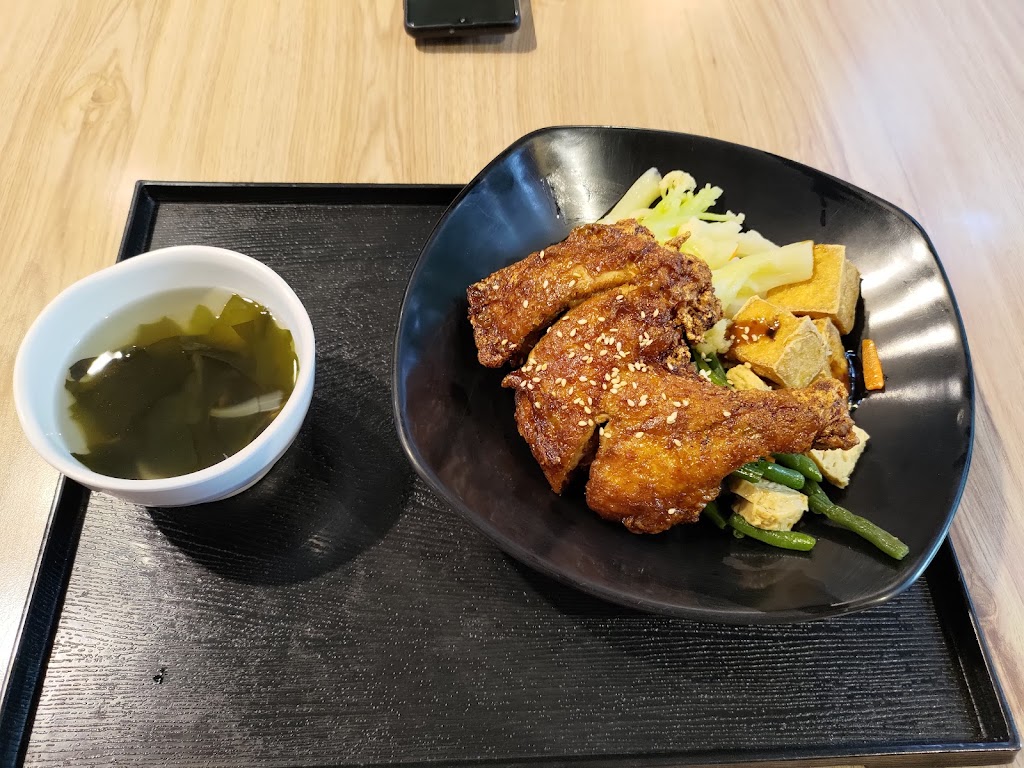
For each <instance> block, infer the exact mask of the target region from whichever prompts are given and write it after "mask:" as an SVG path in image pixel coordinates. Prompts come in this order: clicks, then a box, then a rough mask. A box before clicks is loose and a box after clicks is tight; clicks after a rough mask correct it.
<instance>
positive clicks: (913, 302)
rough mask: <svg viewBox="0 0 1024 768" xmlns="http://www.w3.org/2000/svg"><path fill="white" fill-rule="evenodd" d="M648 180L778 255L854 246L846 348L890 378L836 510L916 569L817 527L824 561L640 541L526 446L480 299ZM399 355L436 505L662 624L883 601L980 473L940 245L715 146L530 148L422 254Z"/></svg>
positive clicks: (787, 614)
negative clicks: (696, 186)
mask: <svg viewBox="0 0 1024 768" xmlns="http://www.w3.org/2000/svg"><path fill="white" fill-rule="evenodd" d="M651 166H656V167H658V168H660V169H661V170H662V172H667V171H669V170H671V169H675V168H681V169H684V170H687V171H689V172H690V173H692V174H693V175H694V176H695V177H696V179H697V181H698V183H700V184H704V183H713V184H716V185H718V186H721V187H723V188H724V189H725V194H724V195H723V196H722V198H721V200H720V201H719V208H720V209H722V210H724V209H731V210H735V211H743V212H744V213H746V215H747V219H746V226H748V227H750V228H753V229H757V230H759V231H760V232H761V233H762V234H764V235H765V236H766V237H768V238H769V239H771V240H774V241H775V242H778V243H788V242H793V241H797V240H805V239H812V240H815V241H816V242H821V243H841V244H844V245H846V247H847V256H848V257H849V258H850V259H851V260H852V261H853V262H854V263H855V264H856V265H857V267H858V268H859V269H860V271H861V274H862V278H863V280H862V286H861V292H862V297H863V301H862V309H861V315H860V319H859V321H858V325H857V328H855V329H854V332H853V334H851V336H850V337H849V339H850V340H851V341H852V342H853V343H854V344H856V343H857V340H858V339H859V338H861V337H862V336H866V337H870V338H872V339H874V340H875V341H876V342H877V344H878V347H879V352H880V354H881V356H882V358H883V360H884V363H885V372H886V376H887V380H886V388H885V391H884V392H880V393H874V394H872V395H871V396H870V397H869V398H867V399H866V400H865V401H864V402H863V403H862V404H861V406H860V408H859V409H858V410H857V412H856V415H855V418H856V421H857V423H858V424H860V425H861V426H862V427H864V428H865V429H866V430H867V431H868V432H869V433H870V434H871V436H872V439H871V442H870V447H869V448H868V450H867V452H866V453H865V454H864V456H863V457H862V459H861V460H860V462H859V464H858V467H857V472H856V475H855V477H854V481H853V482H852V483H851V485H850V487H849V488H848V489H847V491H846V492H845V493H839V492H836V493H835V494H834V498H835V499H836V500H837V501H838V502H839V503H841V504H844V505H845V506H847V507H849V508H850V509H852V510H853V511H855V512H859V513H861V514H863V515H865V516H867V517H869V518H871V519H872V520H874V521H876V522H878V523H879V524H880V525H882V526H883V527H885V528H888V529H890V530H891V531H892V532H893V533H895V534H896V535H897V536H899V537H900V538H901V539H903V540H904V541H905V542H906V543H907V544H908V545H909V546H910V555H909V556H908V557H907V558H906V559H904V560H903V561H902V562H900V563H895V562H893V561H892V560H889V559H888V558H886V557H885V556H883V555H880V554H878V553H877V552H876V551H875V550H874V549H873V548H872V547H871V546H870V545H867V544H865V543H864V542H862V541H861V540H859V539H858V538H857V537H856V536H855V535H853V534H850V533H848V532H844V531H835V530H831V529H828V528H827V527H826V525H827V524H826V523H824V522H823V521H822V520H821V519H820V518H819V519H812V520H810V521H809V522H808V524H807V526H806V528H805V530H807V531H808V532H809V533H812V534H814V535H818V544H817V546H816V547H815V549H814V550H813V552H811V553H808V554H800V555H795V554H793V553H790V552H783V551H781V550H772V549H770V548H766V547H764V546H762V545H760V544H758V543H756V542H751V541H749V540H744V541H737V540H735V539H733V538H732V537H730V536H723V535H721V534H720V533H719V532H718V531H717V530H714V529H712V528H711V527H710V526H706V525H701V526H679V527H677V528H675V529H673V530H672V531H670V532H669V533H667V534H662V535H659V536H656V537H649V536H648V537H643V536H634V535H631V534H629V533H627V532H626V531H625V530H624V529H623V528H622V527H620V526H615V525H612V524H609V523H607V522H605V521H603V520H601V519H599V518H598V517H597V516H596V515H595V514H593V513H592V512H590V511H589V510H588V509H587V508H586V504H585V502H584V499H583V494H582V492H579V491H577V492H575V493H571V492H569V493H566V494H564V495H563V496H562V497H561V498H560V497H557V496H555V495H554V494H553V493H552V492H551V489H550V488H549V486H548V484H547V482H546V481H545V479H544V477H543V475H542V474H541V472H540V470H539V469H538V467H537V466H536V463H535V462H534V460H533V458H532V457H531V455H530V452H529V450H528V449H527V447H526V445H525V443H524V441H523V440H522V439H520V437H519V436H518V434H517V431H516V427H515V422H514V420H513V418H512V411H513V395H512V393H511V392H510V391H508V390H501V389H500V388H499V382H500V380H501V376H502V372H501V371H495V370H488V369H485V368H483V367H481V366H480V365H479V364H478V363H477V360H476V353H475V349H474V346H473V341H472V335H471V330H470V326H469V323H468V321H467V320H466V299H465V291H466V287H467V286H468V285H469V284H471V283H473V282H475V281H477V280H479V279H481V278H482V277H484V276H486V275H488V274H490V273H491V272H493V271H494V270H496V269H499V268H500V267H502V266H504V265H506V264H509V263H511V262H513V261H516V260H518V259H521V258H523V257H524V256H525V255H527V254H529V253H530V252H532V251H535V250H538V249H540V248H542V247H544V246H545V245H548V244H550V243H553V242H557V241H559V240H561V239H563V238H564V237H565V236H566V235H567V234H568V232H569V231H570V229H571V228H572V227H574V226H576V225H578V224H581V223H584V222H588V221H594V220H596V219H597V218H599V217H600V216H601V215H603V214H604V212H605V211H607V210H608V209H609V208H610V207H611V206H612V205H613V204H614V203H615V201H616V200H617V199H618V198H619V197H620V196H621V195H622V193H623V192H624V191H625V190H626V189H627V188H628V187H629V185H630V184H631V183H632V182H633V181H634V180H635V179H636V178H637V177H638V176H639V175H640V174H641V173H642V172H643V171H644V170H646V169H647V168H649V167H651ZM396 349H397V364H396V368H395V404H396V412H397V414H398V415H399V418H400V426H401V429H402V435H403V439H404V441H405V443H406V448H407V450H408V452H409V455H410V457H411V458H412V460H413V462H414V463H415V464H416V465H417V467H418V469H419V471H420V474H421V475H422V476H423V477H424V478H425V479H426V480H427V482H428V483H429V484H430V485H431V487H432V488H434V490H435V491H436V492H438V493H439V494H441V495H442V496H443V497H444V498H445V499H447V500H448V501H449V503H451V504H452V505H453V506H454V507H455V508H456V509H458V510H459V511H460V512H462V514H463V515H464V516H466V518H467V519H469V520H471V521H472V522H473V523H474V524H476V525H477V526H478V527H480V528H481V529H482V530H483V531H484V532H485V533H486V534H487V535H488V536H490V537H491V538H492V539H493V540H494V541H495V542H496V543H497V544H498V545H499V546H500V547H502V548H503V549H505V550H506V551H507V552H509V553H511V554H513V555H514V556H516V557H517V558H520V559H521V560H523V561H525V562H527V563H530V564H531V565H533V566H534V567H536V568H539V569H541V570H543V571H545V572H546V573H548V574H550V575H553V576H555V577H557V578H559V579H561V580H563V581H565V582H567V583H570V584H573V585H575V586H578V587H580V588H582V589H585V590H588V591H590V592H592V593H594V594H598V595H601V596H604V597H606V598H608V599H612V600H616V601H618V602H621V603H623V604H625V605H629V606H634V607H642V608H645V609H648V610H654V611H660V612H665V613H669V614H674V615H681V616H687V617H690V618H697V619H701V620H710V621H728V622H737V623H743V622H776V621H784V622H791V621H800V620H806V619H811V618H817V617H823V616H830V615H836V614H841V613H844V612H849V611H853V610H859V609H861V608H864V607H866V606H869V605H873V604H876V603H878V602H880V601H882V600H884V599H887V598H889V597H891V596H892V595H894V594H897V593H898V592H899V591H900V590H901V589H905V588H906V587H907V585H908V584H910V583H911V582H912V581H913V580H914V579H915V578H916V577H917V576H918V575H919V574H920V573H921V572H922V571H923V569H924V567H925V566H926V565H927V564H928V561H929V560H930V558H931V557H932V555H933V554H934V553H935V551H936V550H937V549H938V547H939V544H940V543H941V541H942V539H943V538H944V537H945V535H946V531H947V529H948V526H949V523H950V522H951V520H952V517H953V513H954V511H955V509H956V505H957V502H958V501H959V498H960V493H961V491H962V489H963V483H964V480H965V478H966V472H967V465H968V462H969V460H970V452H971V439H972V430H973V413H974V405H973V383H972V379H971V374H970V363H969V359H968V356H967V349H966V339H965V337H964V333H963V328H962V326H961V324H960V321H959V317H958V315H957V311H956V308H955V304H954V302H953V299H952V296H951V294H950V291H949V286H948V284H947V282H946V279H945V276H944V274H943V272H942V269H941V267H940V266H939V263H938V261H937V257H936V255H935V253H934V251H933V249H932V247H931V244H930V243H929V241H928V238H927V236H926V235H925V234H924V233H923V231H922V230H921V229H920V228H919V227H918V226H917V224H916V223H915V222H914V221H913V220H912V219H911V218H910V217H909V216H908V215H907V214H905V213H904V212H903V211H900V210H899V209H897V208H895V207H893V206H891V205H890V204H888V203H886V202H884V201H882V200H879V199H878V198H876V197H874V196H872V195H870V194H868V193H867V192H864V191H862V190H859V189H857V188H855V187H853V186H851V185H849V184H847V183H846V182H843V181H841V180H839V179H835V178H833V177H830V176H828V175H826V174H823V173H821V172H819V171H815V170H814V169H811V168H808V167H806V166H803V165H800V164H799V163H795V162H792V161H789V160H785V159H783V158H779V157H776V156H774V155H769V154H767V153H764V152H760V151H758V150H754V149H749V148H746V147H741V146H738V145H735V144H728V143H726V142H721V141H716V140H714V139H706V138H701V137H696V136H688V135H685V134H676V133H666V132H660V131H640V130H626V129H615V128H552V129H546V130H543V131H539V132H537V133H534V134H530V135H529V136H527V137H525V138H524V139H521V140H520V141H519V142H517V143H516V144H514V145H513V146H512V147H511V148H509V150H507V151H506V152H505V153H503V154H502V155H501V156H500V157H499V158H498V159H496V160H495V161H494V162H493V163H491V164H490V165H489V166H488V167H487V168H486V169H485V170H484V171H483V172H481V174H480V175H479V176H478V177H477V178H476V179H475V180H474V181H473V182H472V183H471V184H470V185H469V186H468V187H467V188H466V190H465V191H464V192H463V194H462V195H461V196H460V198H459V200H458V201H457V202H456V204H455V205H454V206H453V208H452V209H451V211H450V212H449V213H448V214H447V216H446V217H445V219H444V220H443V221H442V222H441V223H440V224H439V225H438V228H437V230H436V232H435V233H434V235H433V236H432V238H431V240H430V241H429V242H428V244H427V245H426V247H425V249H424V253H423V256H422V258H421V261H420V262H419V264H418V265H417V268H416V271H415V272H414V275H413V277H412V280H411V282H410V285H409V289H408V295H407V297H406V300H405V305H404V307H403V317H402V320H401V322H400V331H399V338H398V343H397V347H396ZM481 457H486V460H484V461H481V460H480V459H481ZM812 517H813V516H812Z"/></svg>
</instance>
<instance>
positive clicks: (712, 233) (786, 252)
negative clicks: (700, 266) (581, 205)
mask: <svg viewBox="0 0 1024 768" xmlns="http://www.w3.org/2000/svg"><path fill="white" fill-rule="evenodd" d="M721 196H722V188H721V187H714V186H711V185H710V184H705V185H704V186H703V187H701V188H700V189H698V188H697V181H696V179H694V178H693V176H691V175H690V174H688V173H685V172H684V171H671V172H670V173H667V174H665V176H664V177H662V176H661V175H660V174H659V173H658V171H657V169H656V168H651V169H650V170H648V171H647V172H646V173H644V174H643V175H642V176H641V177H640V178H639V179H637V180H636V181H635V182H634V183H633V186H631V187H630V188H629V190H628V191H627V192H626V194H625V195H623V196H622V199H621V200H619V202H618V203H616V205H615V207H614V208H612V210H611V211H609V212H608V215H606V216H605V217H604V218H602V219H601V220H600V221H601V223H603V224H611V223H614V222H616V221H621V220H623V219H630V218H632V219H636V220H637V221H638V222H640V223H641V224H643V225H644V226H645V227H647V228H648V229H649V230H651V232H652V233H653V234H654V237H655V238H656V239H657V240H658V242H660V243H668V242H669V241H674V242H673V243H672V245H673V246H674V247H676V248H678V249H679V250H680V251H682V252H683V253H688V254H690V255H691V256H696V257H697V258H699V259H702V260H703V261H705V262H706V263H707V265H708V266H709V267H710V268H711V271H712V275H713V276H714V281H713V282H714V286H715V293H716V294H718V298H719V299H720V300H721V302H722V307H723V308H724V310H725V314H726V315H727V316H730V317H731V316H732V315H733V314H734V313H735V312H736V310H738V309H739V308H740V307H741V306H742V305H743V302H744V301H746V300H747V299H748V298H750V297H751V296H754V295H764V294H765V293H766V292H767V291H769V290H771V289H772V288H776V287H778V286H780V285H786V284H789V283H795V282H801V281H803V280H807V279H809V278H810V277H811V274H812V273H813V270H814V262H813V256H812V254H813V244H812V243H810V242H806V243H793V244H792V245H787V246H783V247H782V248H780V247H779V246H777V245H775V244H774V243H773V242H771V241H770V240H768V239H766V238H765V237H763V236H762V235H760V234H759V233H758V232H754V231H748V232H744V231H743V220H744V216H743V214H742V213H733V212H732V211H726V212H725V213H712V212H711V210H710V209H711V208H712V207H714V205H715V204H716V203H717V202H718V199H719V198H720V197H721ZM659 197H660V199H658V198H659ZM655 200H657V202H656V203H654V201H655ZM652 203H654V205H653V207H652V206H651V204H652Z"/></svg>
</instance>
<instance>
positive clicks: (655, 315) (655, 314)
mask: <svg viewBox="0 0 1024 768" xmlns="http://www.w3.org/2000/svg"><path fill="white" fill-rule="evenodd" d="M659 311H660V310H657V309H656V310H654V317H657V316H658V312H659Z"/></svg>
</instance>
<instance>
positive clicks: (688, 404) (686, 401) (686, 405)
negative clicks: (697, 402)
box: [683, 400, 690, 408]
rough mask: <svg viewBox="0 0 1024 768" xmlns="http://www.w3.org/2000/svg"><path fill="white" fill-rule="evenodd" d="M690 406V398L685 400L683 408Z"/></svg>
mask: <svg viewBox="0 0 1024 768" xmlns="http://www.w3.org/2000/svg"><path fill="white" fill-rule="evenodd" d="M689 407H690V401H689V400H683V408H689Z"/></svg>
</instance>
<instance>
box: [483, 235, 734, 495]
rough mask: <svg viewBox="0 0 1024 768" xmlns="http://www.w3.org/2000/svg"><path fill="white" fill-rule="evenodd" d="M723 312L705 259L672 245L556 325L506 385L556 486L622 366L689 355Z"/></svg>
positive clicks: (579, 456)
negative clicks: (636, 277)
mask: <svg viewBox="0 0 1024 768" xmlns="http://www.w3.org/2000/svg"><path fill="white" fill-rule="evenodd" d="M720 316H721V307H720V305H719V302H718V299H717V298H715V295H714V292H713V290H712V289H711V272H710V270H708V268H707V265H706V264H705V263H704V262H702V261H700V260H698V259H696V258H694V257H692V256H688V255H686V254H682V253H678V252H669V254H668V256H667V257H666V258H665V259H664V261H663V262H662V263H661V264H660V265H659V266H658V267H657V268H656V269H652V270H651V271H649V272H647V273H645V274H644V282H642V283H639V284H632V285H626V286H622V287H621V288H615V289H611V290H608V291H604V292H602V293H599V294H597V295H596V296H593V297H591V298H589V299H587V300H586V301H584V302H583V303H581V304H579V305H578V306H577V307H575V308H574V309H571V310H569V311H568V312H567V313H566V314H565V315H564V316H563V317H562V318H561V319H560V320H559V321H558V322H556V323H555V324H554V325H553V326H551V328H550V329H549V330H548V332H547V333H546V334H545V335H544V336H543V337H542V338H541V340H540V341H538V342H537V344H536V346H535V347H534V348H533V350H532V352H531V353H530V355H529V358H528V359H527V362H526V364H525V365H524V366H523V367H522V368H520V369H518V370H516V371H513V372H512V373H510V374H509V375H508V376H506V377H505V380H504V381H503V382H502V384H503V386H506V387H511V388H513V389H515V390H516V422H517V424H518V425H519V432H520V434H521V435H522V436H523V438H524V439H525V440H526V442H527V443H528V444H529V446H530V449H531V450H532V451H533V455H534V458H536V459H537V463H539V464H540V466H541V469H542V470H543V471H544V475H545V476H546V477H547V479H548V482H549V483H550V484H551V487H552V488H553V489H554V490H555V491H556V492H559V493H560V492H561V491H562V489H563V488H564V487H565V485H566V483H567V481H568V480H569V476H570V474H571V473H572V471H573V470H574V469H575V468H576V467H577V465H578V464H579V463H580V462H581V460H584V459H585V458H586V455H587V451H588V447H589V446H590V444H591V441H592V437H593V434H594V430H595V428H596V425H598V424H601V423H602V422H603V421H604V415H603V413H602V410H601V402H602V398H603V396H604V395H605V394H606V393H607V392H608V391H610V390H612V389H614V388H615V387H616V386H617V382H618V381H619V377H620V376H621V375H622V373H623V372H625V371H629V370H634V369H636V368H637V367H640V368H647V367H648V366H657V367H659V368H663V369H664V366H671V367H672V368H676V367H678V366H680V365H682V364H683V363H685V362H688V361H689V351H688V350H687V348H686V346H685V343H686V341H687V340H689V341H693V340H695V339H699V338H700V337H701V335H702V334H703V333H704V331H705V330H706V329H707V328H710V327H711V326H712V325H713V324H714V323H715V322H716V321H717V320H718V318H719V317H720ZM666 372H667V370H666Z"/></svg>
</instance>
